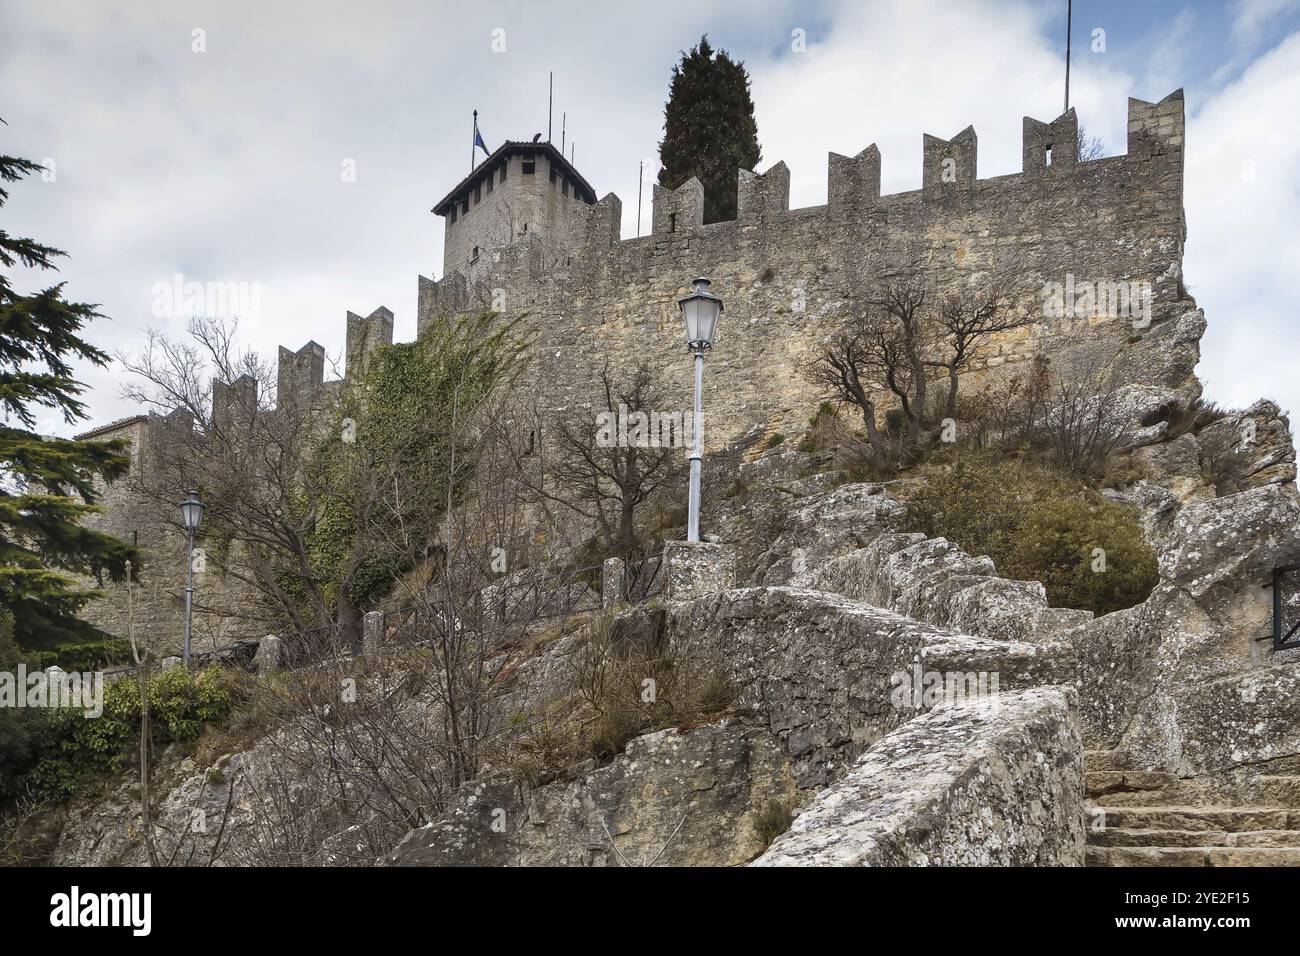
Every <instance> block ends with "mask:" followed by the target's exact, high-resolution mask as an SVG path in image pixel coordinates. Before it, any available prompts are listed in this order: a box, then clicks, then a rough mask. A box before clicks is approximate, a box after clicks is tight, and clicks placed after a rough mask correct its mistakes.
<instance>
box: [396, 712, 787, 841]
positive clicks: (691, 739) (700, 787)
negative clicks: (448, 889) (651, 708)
mask: <svg viewBox="0 0 1300 956" xmlns="http://www.w3.org/2000/svg"><path fill="white" fill-rule="evenodd" d="M796 799H797V795H796V791H795V786H794V780H793V778H792V777H791V776H790V774H789V770H788V767H787V760H786V758H785V756H784V754H783V752H782V749H781V746H780V744H779V742H778V741H777V740H776V738H775V737H774V736H772V735H771V734H770V733H769V732H767V731H765V730H762V729H759V728H754V727H747V726H745V725H743V724H740V723H737V722H735V721H732V720H728V721H724V722H722V723H719V724H713V725H707V726H702V727H696V728H693V729H691V730H689V731H685V732H682V731H679V730H671V729H670V730H661V731H658V732H656V733H653V734H647V735H645V736H643V737H638V738H636V739H635V740H633V741H631V742H630V743H629V744H628V746H627V750H626V752H624V753H623V754H620V755H619V756H617V757H615V758H614V759H613V760H612V761H611V762H610V763H609V764H607V765H606V766H603V767H599V768H596V769H593V770H590V771H589V772H586V773H580V774H577V775H575V776H574V777H573V778H572V779H569V780H566V781H561V782H557V783H552V784H548V785H546V786H543V787H538V788H536V789H534V790H527V791H521V790H520V789H519V788H517V787H516V786H515V785H514V784H511V783H507V782H502V781H494V780H488V781H480V782H476V783H473V784H470V785H468V786H467V787H465V788H464V789H463V790H462V791H461V793H460V794H459V795H458V796H457V798H456V800H455V801H454V803H453V805H452V807H451V808H450V809H449V810H448V812H447V813H446V814H445V815H444V816H443V817H442V818H440V819H439V820H437V821H435V822H433V823H431V824H429V825H428V826H425V827H421V828H419V829H417V830H412V831H411V833H410V834H408V835H407V837H406V838H405V839H404V840H402V842H401V843H400V844H399V845H398V846H397V847H395V848H394V850H393V852H392V853H391V854H389V855H388V856H387V857H386V858H385V859H384V860H382V861H380V862H381V863H384V864H387V865H390V866H649V865H655V864H657V865H661V866H734V865H737V864H741V863H745V862H746V861H748V860H751V859H753V858H754V857H755V856H756V855H757V854H758V853H759V852H760V851H761V850H762V849H763V843H762V839H761V838H760V836H759V834H758V833H757V831H756V830H755V820H756V817H757V815H758V814H759V813H761V812H762V811H763V810H764V809H765V808H766V807H767V806H768V804H769V803H771V802H776V803H779V804H782V805H785V806H792V805H793V803H794V801H795V800H796Z"/></svg>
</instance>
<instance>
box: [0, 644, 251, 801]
mask: <svg viewBox="0 0 1300 956" xmlns="http://www.w3.org/2000/svg"><path fill="white" fill-rule="evenodd" d="M147 693H148V695H149V714H150V730H151V734H150V736H151V739H152V741H153V745H154V746H155V747H160V746H166V745H167V744H170V743H173V742H175V741H189V740H194V739H196V738H197V737H198V736H199V734H200V733H202V731H203V729H204V727H206V726H207V725H209V724H215V723H219V722H221V721H223V720H225V719H226V718H227V717H228V716H229V715H230V712H231V710H232V708H233V707H234V703H235V701H234V695H233V694H232V693H231V691H230V687H229V685H228V682H227V681H226V680H225V678H224V677H223V675H222V673H221V672H220V671H218V670H215V669H209V670H204V671H200V672H198V673H197V674H191V673H187V672H186V671H184V670H181V669H180V668H176V669H174V670H169V671H166V672H162V673H157V674H154V675H152V676H151V677H150V678H149V683H148V689H147ZM140 711H141V708H140V687H139V684H138V682H137V681H136V680H135V678H134V677H124V678H119V679H117V680H115V681H113V682H111V683H109V684H106V685H105V687H104V712H103V714H101V715H100V716H99V717H92V718H87V717H85V716H84V715H83V712H82V711H80V710H71V709H57V710H56V709H50V710H43V711H35V710H26V711H23V717H24V720H23V724H22V731H23V740H22V745H21V746H17V747H13V748H9V749H7V750H6V749H4V748H3V747H0V798H4V797H9V796H13V795H16V794H19V793H26V792H31V791H35V792H36V793H38V794H40V795H43V796H48V797H53V798H64V797H69V796H72V795H73V794H74V793H76V792H77V791H78V790H80V789H82V788H83V786H85V785H86V784H87V783H89V782H91V781H93V780H94V779H95V778H96V777H98V776H101V775H103V774H111V773H117V772H119V771H121V770H122V769H123V767H125V766H126V765H127V764H128V763H129V761H130V760H131V758H132V757H133V756H134V754H135V752H136V747H137V746H138V744H139V740H140Z"/></svg>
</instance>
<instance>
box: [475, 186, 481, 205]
mask: <svg viewBox="0 0 1300 956" xmlns="http://www.w3.org/2000/svg"><path fill="white" fill-rule="evenodd" d="M482 198H483V189H482V187H481V186H475V187H474V205H476V206H477V205H478V204H479V201H480V200H482Z"/></svg>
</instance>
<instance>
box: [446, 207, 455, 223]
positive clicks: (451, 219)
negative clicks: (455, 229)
mask: <svg viewBox="0 0 1300 956" xmlns="http://www.w3.org/2000/svg"><path fill="white" fill-rule="evenodd" d="M455 221H456V204H455V203H452V206H451V212H449V213H448V214H447V223H448V224H449V225H450V224H451V223H454V222H455Z"/></svg>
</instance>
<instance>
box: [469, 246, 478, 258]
mask: <svg viewBox="0 0 1300 956" xmlns="http://www.w3.org/2000/svg"><path fill="white" fill-rule="evenodd" d="M469 261H470V262H478V246H475V247H474V251H473V253H471V254H470V257H469Z"/></svg>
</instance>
